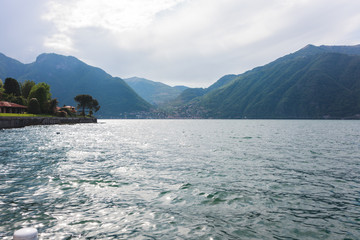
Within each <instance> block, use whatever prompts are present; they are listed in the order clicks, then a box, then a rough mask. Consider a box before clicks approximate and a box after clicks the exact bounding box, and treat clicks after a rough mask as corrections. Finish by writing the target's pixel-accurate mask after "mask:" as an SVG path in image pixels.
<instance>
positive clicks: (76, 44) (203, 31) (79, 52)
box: [0, 0, 360, 87]
mask: <svg viewBox="0 0 360 240" xmlns="http://www.w3.org/2000/svg"><path fill="white" fill-rule="evenodd" d="M307 44H314V45H317V46H318V45H357V44H360V1H359V0H341V1H339V0H103V1H99V0H32V1H29V0H0V52H1V53H3V54H5V55H7V56H8V57H11V58H15V59H17V60H19V61H21V62H23V63H30V62H34V61H35V60H36V57H37V56H38V55H40V54H41V53H57V54H62V55H66V56H69V55H70V56H74V57H77V58H78V59H80V60H82V61H84V62H85V63H87V64H89V65H92V66H96V67H100V68H102V69H104V70H105V71H106V72H108V73H109V74H111V75H112V76H116V77H121V78H128V77H133V76H137V77H142V78H146V79H150V80H153V81H158V82H163V83H165V84H168V85H171V86H175V85H185V86H189V87H208V86H210V85H211V84H213V83H214V82H216V81H217V80H218V79H219V78H220V77H222V76H224V75H226V74H240V73H243V72H245V71H247V70H251V69H252V68H254V67H257V66H262V65H264V64H267V63H269V62H271V61H273V60H275V59H277V58H279V57H282V56H284V55H286V54H289V53H291V52H295V51H297V50H299V49H301V48H303V47H305V46H306V45H307Z"/></svg>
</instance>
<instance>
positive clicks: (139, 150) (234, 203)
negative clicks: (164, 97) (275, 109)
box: [0, 120, 360, 239]
mask: <svg viewBox="0 0 360 240" xmlns="http://www.w3.org/2000/svg"><path fill="white" fill-rule="evenodd" d="M27 226H34V227H36V228H37V229H38V231H39V233H40V234H39V235H40V239H360V121H321V120H304V121H302V120H290V121H289V120H99V123H98V124H79V125H53V126H33V127H26V128H21V129H9V130H1V131H0V238H3V239H12V238H11V236H12V234H13V232H14V231H15V230H17V229H19V228H21V227H27Z"/></svg>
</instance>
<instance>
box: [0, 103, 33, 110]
mask: <svg viewBox="0 0 360 240" xmlns="http://www.w3.org/2000/svg"><path fill="white" fill-rule="evenodd" d="M26 109H27V107H26V106H23V105H20V104H16V103H11V102H5V101H0V113H24V112H25V111H26Z"/></svg>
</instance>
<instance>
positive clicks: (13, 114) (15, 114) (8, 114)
mask: <svg viewBox="0 0 360 240" xmlns="http://www.w3.org/2000/svg"><path fill="white" fill-rule="evenodd" d="M0 117H54V116H53V115H47V114H27V113H25V114H18V113H0Z"/></svg>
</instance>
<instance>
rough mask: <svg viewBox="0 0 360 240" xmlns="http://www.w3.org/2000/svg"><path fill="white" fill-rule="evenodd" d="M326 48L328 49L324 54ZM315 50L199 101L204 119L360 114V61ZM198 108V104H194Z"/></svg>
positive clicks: (307, 49) (247, 75)
mask: <svg viewBox="0 0 360 240" xmlns="http://www.w3.org/2000/svg"><path fill="white" fill-rule="evenodd" d="M324 49H326V50H324ZM329 49H331V48H330V47H329V48H328V47H325V46H322V47H314V46H312V45H309V46H307V47H305V48H304V49H301V50H300V51H298V52H296V53H293V54H290V55H287V56H285V57H283V58H280V59H278V60H276V61H274V62H272V63H270V64H268V65H265V66H263V67H259V68H255V69H253V70H251V71H248V72H246V73H244V74H241V75H239V76H238V77H237V78H236V79H235V80H233V82H232V83H231V84H229V85H226V86H225V87H223V88H220V89H217V90H215V91H212V92H210V93H208V94H206V95H204V96H203V97H201V98H199V99H197V101H196V104H197V106H198V108H200V107H201V108H203V109H205V110H204V112H203V117H214V118H328V117H330V118H343V117H352V116H354V115H356V114H360V56H356V54H357V53H356V51H353V52H351V51H350V52H351V53H353V55H347V54H341V53H334V52H335V51H336V50H337V49H341V51H344V50H346V51H348V50H350V49H351V47H341V48H335V50H334V48H332V50H329ZM192 105H194V102H193V103H192Z"/></svg>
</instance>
